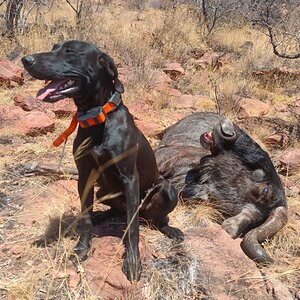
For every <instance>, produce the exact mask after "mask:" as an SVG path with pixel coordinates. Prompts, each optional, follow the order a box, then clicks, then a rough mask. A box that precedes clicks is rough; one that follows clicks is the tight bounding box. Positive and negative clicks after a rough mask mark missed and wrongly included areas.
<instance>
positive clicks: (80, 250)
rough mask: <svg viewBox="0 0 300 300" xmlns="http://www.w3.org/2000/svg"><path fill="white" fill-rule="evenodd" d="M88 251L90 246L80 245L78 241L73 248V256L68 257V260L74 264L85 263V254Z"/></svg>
mask: <svg viewBox="0 0 300 300" xmlns="http://www.w3.org/2000/svg"><path fill="white" fill-rule="evenodd" d="M89 250H90V245H89V243H87V244H86V243H82V242H81V241H80V240H79V242H78V243H77V245H76V246H75V247H74V249H73V251H74V253H75V255H74V254H73V255H71V256H70V259H71V260H72V261H73V262H76V261H78V259H79V261H85V260H86V259H87V254H88V252H89Z"/></svg>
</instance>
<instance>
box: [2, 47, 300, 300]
mask: <svg viewBox="0 0 300 300" xmlns="http://www.w3.org/2000/svg"><path fill="white" fill-rule="evenodd" d="M231 59H232V58H231V57H230V55H228V54H226V53H222V52H213V51H208V52H203V53H200V54H199V53H198V54H197V55H196V56H195V57H194V58H193V64H194V67H195V68H196V69H198V70H201V71H202V72H203V74H204V73H205V72H206V70H210V71H212V70H216V71H217V70H219V69H221V68H223V67H224V66H226V65H228V64H231V63H232V61H231ZM118 67H119V72H120V77H121V80H122V81H123V82H124V83H125V86H126V82H127V78H128V74H129V72H130V70H129V69H127V68H126V67H125V66H123V65H122V63H121V62H120V63H118ZM188 73H189V70H187V69H186V68H184V67H183V66H182V65H180V64H179V63H166V64H165V65H163V67H161V68H160V69H157V70H156V73H155V77H154V78H155V81H154V84H153V87H152V88H151V90H150V91H149V92H148V93H147V94H145V97H144V98H143V99H142V100H141V99H134V97H133V96H131V97H130V98H128V99H129V100H128V99H126V97H125V99H124V102H125V104H126V105H127V106H128V108H129V110H130V112H131V113H132V115H133V116H134V119H135V123H136V125H137V126H138V127H139V128H140V129H141V130H142V132H143V133H144V134H145V135H146V136H147V138H148V139H149V141H150V142H151V144H152V146H153V147H155V145H157V143H158V141H159V139H160V138H161V137H162V135H163V132H164V130H165V128H166V127H168V126H169V125H171V124H174V123H175V122H176V121H177V120H180V119H181V118H183V117H184V116H187V115H189V114H191V113H193V112H195V111H219V110H220V101H219V98H218V95H217V93H216V94H215V95H214V97H209V96H207V95H201V94H195V93H193V94H192V93H191V94H189V93H188V92H186V93H185V92H183V91H182V89H179V88H177V87H178V86H180V85H182V82H184V78H185V76H187V75H188ZM253 76H254V77H255V78H256V80H262V81H265V80H271V81H272V80H276V81H280V80H299V78H300V69H291V68H274V69H260V70H258V71H256V72H255V73H253ZM0 84H1V86H2V91H1V92H0V95H2V98H3V99H5V101H1V105H0V141H1V143H0V155H1V157H0V166H1V168H0V176H1V177H0V207H1V211H0V266H1V267H0V298H1V299H166V300H168V299H216V300H222V299H249V300H250V299H278V300H279V299H280V300H281V299H285V300H289V299H300V285H299V282H300V259H299V256H300V252H299V249H300V248H299V247H300V202H299V199H300V196H299V193H300V182H299V179H300V177H299V169H300V147H299V145H300V144H299V139H300V124H299V115H300V99H297V98H295V99H293V101H290V102H289V103H287V104H286V103H283V102H277V103H276V104H274V103H269V102H268V101H262V99H257V98H250V97H241V96H235V99H234V103H235V106H234V111H233V113H232V114H231V115H230V116H229V117H231V118H232V119H233V120H234V121H235V122H236V123H237V124H239V125H240V126H241V127H243V128H244V129H245V130H247V131H248V132H249V133H250V135H251V136H252V137H253V138H254V139H256V140H257V141H258V142H259V143H260V144H261V145H262V146H263V147H264V148H265V149H266V150H267V151H269V152H270V154H271V156H272V158H273V161H274V164H275V166H276V168H277V170H278V171H279V172H280V174H281V178H282V181H283V184H284V186H285V189H286V195H287V196H288V203H289V222H288V225H287V226H286V228H284V229H283V230H282V231H281V232H280V233H278V234H277V235H276V237H275V238H274V239H273V240H272V241H267V242H266V243H265V245H264V246H265V247H266V249H267V250H268V251H269V252H270V253H271V255H272V256H273V257H274V258H275V261H276V262H275V264H274V266H271V267H269V268H258V267H257V266H256V265H255V263H254V262H252V261H251V260H249V259H248V258H247V257H246V256H245V255H244V253H243V252H242V250H241V249H240V240H239V239H236V240H232V239H231V238H230V237H229V235H228V234H227V233H226V232H225V231H223V230H222V229H221V228H220V226H219V225H218V224H217V223H216V222H214V220H216V219H218V214H217V212H216V211H214V210H213V209H212V208H210V207H206V206H204V205H199V206H196V207H194V206H193V207H186V206H184V205H183V204H180V205H179V206H178V207H177V209H176V210H175V211H174V212H173V213H172V214H171V223H172V224H173V225H174V226H178V227H179V228H181V229H182V230H183V231H184V233H185V236H186V238H185V241H184V243H182V244H176V243H173V242H171V241H170V240H168V239H167V238H166V237H164V236H162V235H161V234H160V233H159V232H157V231H155V230H152V229H150V228H149V227H148V226H147V224H143V225H141V230H140V231H141V233H140V234H141V242H140V248H141V253H142V259H143V275H142V280H141V281H140V282H139V283H137V284H133V285H131V284H130V283H129V282H128V281H127V280H126V278H125V276H124V274H123V273H122V271H121V264H122V255H123V253H124V249H123V245H122V236H123V232H124V230H125V220H124V219H123V218H113V219H110V220H108V221H106V222H104V223H102V224H98V225H97V226H95V229H94V232H93V241H92V248H91V250H90V252H89V255H88V259H87V261H85V262H83V263H82V264H78V265H74V264H73V263H71V262H70V261H69V259H68V256H69V255H70V253H71V252H72V247H73V246H74V245H75V243H76V238H77V234H76V228H77V227H76V226H77V220H76V215H77V214H78V212H79V199H78V195H77V190H76V178H75V177H74V176H73V175H71V173H72V172H71V170H72V168H74V163H73V158H72V155H71V148H72V140H73V138H74V136H73V137H71V138H70V140H69V141H68V143H67V145H66V149H65V153H64V154H63V158H62V163H61V165H60V170H61V172H59V173H57V172H56V173H57V174H53V172H51V170H50V171H49V172H48V174H47V173H46V174H45V173H43V174H37V173H34V172H32V169H30V168H31V167H32V166H33V164H34V163H36V165H39V166H40V165H41V164H42V165H44V166H52V171H53V166H54V169H55V168H58V166H59V161H60V158H61V156H62V147H61V148H59V149H56V148H54V147H53V146H52V142H53V140H54V139H55V138H56V137H57V136H58V135H59V133H60V132H62V131H63V130H64V129H65V128H66V127H67V126H68V124H69V122H70V120H71V115H72V114H73V113H74V111H75V106H74V104H73V102H72V100H71V99H67V100H62V101H60V102H58V103H55V104H46V103H42V102H39V101H37V100H36V98H35V94H36V91H37V90H38V89H39V88H40V87H41V86H42V85H43V82H40V81H37V80H33V78H31V77H30V76H29V75H28V74H26V73H24V70H23V68H21V67H20V64H19V61H18V60H17V61H16V63H13V62H10V61H8V60H5V59H1V60H0ZM97 209H99V210H103V209H105V207H103V206H101V205H99V206H98V207H97Z"/></svg>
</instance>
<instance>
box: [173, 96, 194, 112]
mask: <svg viewBox="0 0 300 300" xmlns="http://www.w3.org/2000/svg"><path fill="white" fill-rule="evenodd" d="M198 99H199V96H195V95H182V96H179V97H173V98H171V99H170V101H169V106H171V107H172V108H177V109H181V108H194V107H195V104H196V101H197V100H198Z"/></svg>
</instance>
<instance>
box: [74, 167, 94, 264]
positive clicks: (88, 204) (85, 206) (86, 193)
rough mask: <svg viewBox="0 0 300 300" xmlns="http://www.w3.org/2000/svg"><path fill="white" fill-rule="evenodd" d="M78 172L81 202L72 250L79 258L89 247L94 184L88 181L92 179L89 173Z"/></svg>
mask: <svg viewBox="0 0 300 300" xmlns="http://www.w3.org/2000/svg"><path fill="white" fill-rule="evenodd" d="M81 173H82V172H79V180H78V192H79V196H80V202H81V222H80V224H81V228H80V238H79V241H78V243H77V245H76V246H75V248H74V252H75V253H76V254H77V255H78V256H79V257H80V259H81V260H84V259H86V258H87V256H86V255H87V252H88V250H89V248H90V240H91V232H92V220H91V214H92V210H93V202H94V185H93V184H91V182H89V180H93V179H92V178H91V174H90V173H88V172H86V170H85V171H84V174H81Z"/></svg>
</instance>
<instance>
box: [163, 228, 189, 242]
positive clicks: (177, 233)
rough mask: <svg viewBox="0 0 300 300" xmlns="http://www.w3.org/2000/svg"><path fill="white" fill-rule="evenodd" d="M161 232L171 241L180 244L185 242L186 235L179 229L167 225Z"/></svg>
mask: <svg viewBox="0 0 300 300" xmlns="http://www.w3.org/2000/svg"><path fill="white" fill-rule="evenodd" d="M159 230H160V231H161V232H162V233H163V234H165V235H166V236H167V237H168V238H170V239H175V240H178V241H179V242H182V241H183V240H184V234H183V232H182V231H181V230H180V229H178V228H175V227H171V226H169V225H166V226H163V227H161V228H160V229H159Z"/></svg>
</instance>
